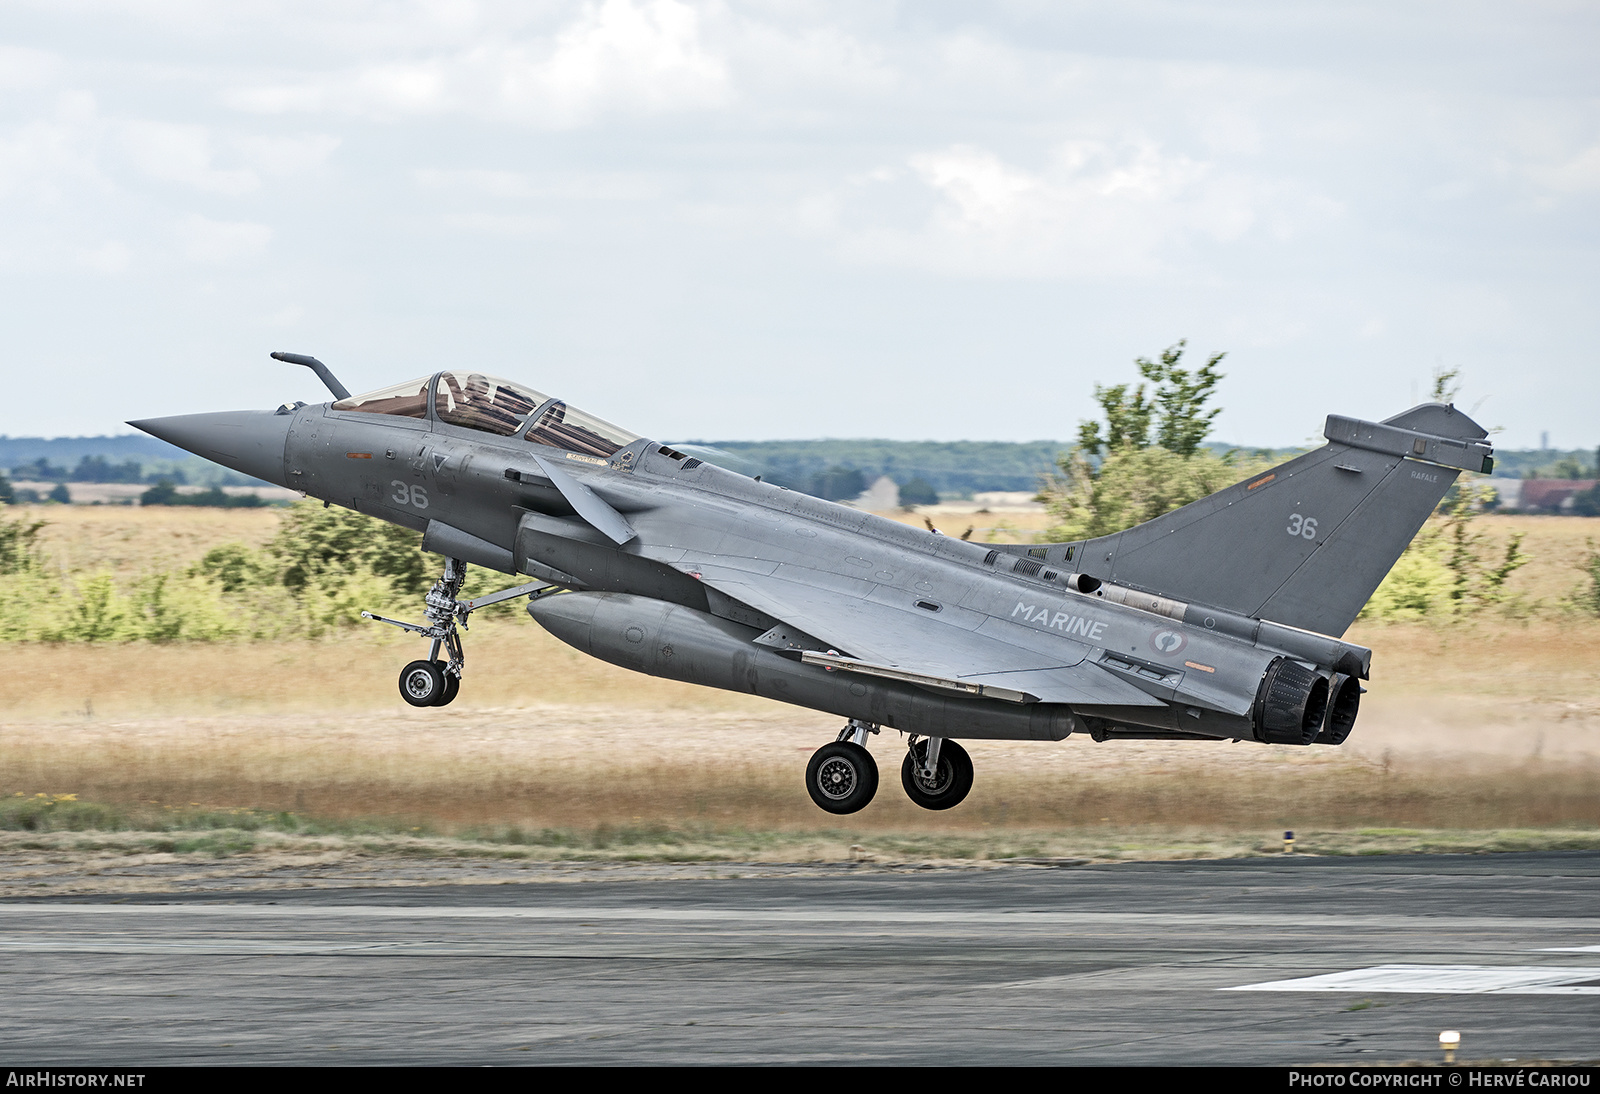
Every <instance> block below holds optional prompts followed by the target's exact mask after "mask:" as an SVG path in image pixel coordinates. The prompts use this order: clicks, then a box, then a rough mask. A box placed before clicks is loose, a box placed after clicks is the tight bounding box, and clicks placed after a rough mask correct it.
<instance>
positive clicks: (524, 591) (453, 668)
mask: <svg viewBox="0 0 1600 1094" xmlns="http://www.w3.org/2000/svg"><path fill="white" fill-rule="evenodd" d="M466 579H467V564H466V563H465V562H463V561H461V560H460V559H459V558H447V559H445V560H444V575H443V576H441V577H440V578H439V580H438V581H435V582H434V583H433V588H431V589H429V590H428V595H427V596H426V597H425V598H424V599H423V604H424V607H423V611H422V615H423V618H424V619H426V620H427V621H428V622H427V624H426V625H421V624H417V623H404V622H401V621H400V620H398V619H389V618H387V617H385V616H381V615H375V614H373V613H372V612H362V613H361V617H362V618H363V619H376V620H377V621H378V622H379V623H388V624H390V625H391V626H395V627H399V628H400V629H401V630H404V631H414V632H416V633H417V634H420V635H422V637H424V638H431V639H432V640H433V645H432V646H431V647H429V649H428V657H427V659H426V660H424V661H413V662H411V663H410V664H409V665H407V666H406V667H405V668H403V669H401V670H400V698H402V699H404V700H405V701H406V702H408V703H410V704H411V705H412V706H414V707H442V706H446V705H448V704H449V703H451V702H453V701H454V700H455V697H456V695H457V694H458V693H459V692H460V691H461V673H462V670H463V669H464V668H465V667H466V661H467V655H466V652H465V651H464V650H463V649H462V648H461V634H460V631H464V630H466V629H467V616H469V615H471V614H472V613H473V612H475V611H476V610H478V609H479V608H487V607H488V606H489V605H490V604H498V603H500V602H501V601H502V600H510V599H512V598H513V597H518V596H535V595H537V594H539V593H541V592H543V591H544V590H546V589H551V588H554V586H553V585H551V584H550V583H549V582H547V581H533V582H529V583H528V584H526V585H518V586H517V587H516V588H514V589H502V590H501V591H500V592H497V593H490V594H489V595H488V596H480V597H475V598H474V599H472V600H462V599H460V596H461V583H462V582H464V581H465V580H466ZM458 628H459V630H458ZM441 650H443V651H444V653H445V654H446V655H447V656H448V658H449V659H448V660H446V661H441V660H439V653H440V651H441Z"/></svg>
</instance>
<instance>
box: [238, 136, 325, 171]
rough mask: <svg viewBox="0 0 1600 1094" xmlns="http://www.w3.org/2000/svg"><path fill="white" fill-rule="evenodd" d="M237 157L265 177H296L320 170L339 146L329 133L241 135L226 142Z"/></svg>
mask: <svg viewBox="0 0 1600 1094" xmlns="http://www.w3.org/2000/svg"><path fill="white" fill-rule="evenodd" d="M229 143H230V144H231V145H232V146H233V148H234V149H236V150H237V152H238V154H239V157H240V158H241V159H243V160H244V161H246V162H247V163H249V164H250V165H251V166H252V167H254V168H255V169H256V170H257V171H260V172H261V173H263V174H267V175H298V174H303V173H304V172H306V171H309V170H311V169H312V168H316V167H321V166H322V165H323V164H324V163H326V162H327V161H328V157H330V156H332V155H333V153H334V151H335V150H337V149H338V147H339V145H340V144H341V143H342V142H341V141H340V139H339V138H338V137H335V136H333V135H332V134H329V133H302V134H298V135H293V136H278V135H272V136H242V137H235V138H233V139H232V140H231V141H230V142H229Z"/></svg>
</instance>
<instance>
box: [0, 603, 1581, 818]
mask: <svg viewBox="0 0 1600 1094" xmlns="http://www.w3.org/2000/svg"><path fill="white" fill-rule="evenodd" d="M471 637H472V646H471V652H470V654H469V662H468V664H469V676H468V679H467V683H466V687H465V689H464V691H463V696H462V698H461V699H460V700H458V702H457V703H456V705H454V706H452V707H450V708H446V709H443V710H416V709H413V708H411V707H408V706H406V705H405V704H403V703H402V702H401V701H400V700H399V698H398V696H397V695H396V694H395V690H394V682H393V675H394V673H395V671H396V670H397V668H398V666H399V664H400V663H401V662H402V661H404V660H405V659H407V658H409V657H412V656H415V655H416V654H417V653H419V652H420V648H421V647H420V644H419V643H416V642H414V641H407V640H404V639H400V640H398V641H397V640H394V639H389V638H387V636H383V635H379V634H376V633H369V634H367V635H365V636H361V637H358V638H352V639H350V640H347V641H332V642H324V643H320V644H314V643H301V644H284V645H257V646H250V645H223V646H215V647H197V646H190V647H166V648H163V647H142V646H106V647H67V646H63V647H56V648H50V647H28V648H22V649H19V650H17V651H16V654H15V655H14V656H13V659H12V668H13V671H14V673H15V674H16V676H15V678H16V679H30V680H32V681H34V686H32V687H30V688H28V689H25V690H24V689H16V690H14V691H13V692H12V693H11V695H10V697H9V700H8V704H7V712H6V714H5V722H4V724H3V725H0V765H3V776H0V786H3V789H4V791H5V792H6V793H16V792H23V793H26V794H34V793H41V792H43V793H75V794H77V795H78V796H79V797H80V798H81V799H83V800H86V801H87V800H93V801H103V802H120V803H133V802H150V801H155V802H157V803H160V804H162V805H178V806H185V807H186V806H187V805H188V804H189V803H191V802H194V803H200V804H201V805H204V806H207V807H242V808H248V809H256V810H266V811H279V810H286V811H291V812H295V813H300V814H304V815H310V816H317V817H324V818H351V817H386V818H390V819H391V821H392V822H393V823H397V824H398V823H401V822H409V821H410V820H411V819H416V821H417V823H425V824H428V825H432V826H435V827H438V828H440V829H442V830H457V829H460V828H462V827H463V826H475V825H494V824H501V825H509V824H517V825H534V826H555V827H578V828H584V827H593V826H596V825H604V824H632V823H649V824H666V825H670V826H681V825H684V824H709V825H713V826H729V825H732V826H738V827H742V828H757V829H790V828H810V829H817V828H819V827H837V826H839V825H841V824H844V825H846V826H848V827H849V828H850V829H852V830H857V831H878V832H885V831H893V830H898V829H904V830H916V831H922V832H929V831H948V832H959V831H968V832H971V831H974V830H980V831H981V830H984V829H987V828H1004V829H1008V830H1009V829H1019V828H1022V829H1039V828H1051V827H1059V826H1091V827H1093V826H1099V825H1111V826H1128V825H1131V826H1138V825H1152V824H1154V825H1159V826H1163V827H1166V828H1172V827H1175V826H1177V827H1181V826H1200V827H1206V828H1212V829H1217V828H1229V829H1247V830H1250V831H1254V832H1257V833H1260V832H1263V831H1272V830H1275V829H1278V828H1282V827H1288V828H1311V827H1319V826H1320V827H1324V828H1350V827H1370V826H1404V827H1415V828H1471V829H1484V828H1501V827H1508V826H1530V825H1531V826H1549V825H1565V824H1596V823H1600V670H1597V668H1596V662H1595V659H1594V658H1593V656H1592V655H1591V654H1590V652H1589V651H1590V650H1592V649H1594V648H1595V646H1596V644H1597V643H1600V624H1593V623H1591V624H1587V625H1585V626H1581V627H1566V628H1561V627H1557V626H1555V625H1551V624H1530V625H1527V626H1522V625H1518V626H1516V627H1514V628H1502V629H1499V630H1485V631H1480V632H1475V633H1474V634H1472V635H1464V634H1457V633H1453V632H1433V631H1430V630H1428V629H1427V628H1426V627H1423V626H1415V625H1413V626H1407V627H1400V626H1392V627H1385V628H1376V629H1373V631H1372V633H1368V634H1363V635H1359V636H1357V637H1358V638H1364V639H1366V640H1368V641H1371V642H1372V643H1373V645H1374V646H1375V647H1376V649H1377V655H1376V656H1377V665H1378V671H1377V673H1376V674H1375V680H1374V682H1373V685H1372V688H1373V690H1372V693H1371V694H1370V695H1369V696H1368V697H1367V699H1366V704H1365V708H1364V710H1363V712H1362V716H1361V721H1360V724H1359V725H1358V728H1357V731H1356V733H1355V735H1354V736H1353V737H1352V739H1351V742H1350V743H1349V744H1347V745H1346V746H1344V747H1343V748H1339V749H1331V748H1305V749H1301V748H1290V747H1263V746H1257V745H1252V744H1238V745H1235V744H1225V743H1219V744H1196V743H1181V744H1176V743H1174V744H1169V743H1161V742H1118V743H1107V744H1099V745H1097V744H1095V743H1093V742H1091V741H1088V740H1086V739H1081V738H1072V739H1069V740H1068V741H1066V742H1062V743H1060V744H1038V743H1029V742H1015V743H1013V742H972V743H971V744H970V745H969V748H970V751H971V752H972V753H973V757H974V760H975V762H976V764H977V769H978V781H977V785H976V788H975V790H974V792H973V796H972V798H971V799H970V800H969V801H968V803H967V804H965V805H963V806H962V807H961V808H959V809H956V810H953V811H951V812H950V813H947V814H926V813H923V812H921V811H920V810H917V809H915V808H914V807H913V806H911V805H910V804H909V803H908V802H906V801H905V800H904V799H903V797H902V796H901V795H900V794H899V793H898V790H897V787H896V786H895V783H896V781H897V779H898V760H899V755H900V753H899V751H898V749H897V747H896V741H897V737H896V735H895V734H893V733H892V732H886V733H885V734H884V735H883V736H881V737H879V738H877V739H876V740H875V741H874V744H873V747H874V751H875V753H876V754H877V755H878V757H879V761H880V764H882V765H883V768H884V771H883V776H884V789H883V792H882V793H881V794H880V797H879V798H878V800H877V802H875V803H874V805H873V806H872V807H871V808H870V809H869V810H867V811H866V812H865V813H862V814H860V815H858V816H857V817H852V818H849V819H848V820H847V821H839V820H835V819H833V818H829V817H827V816H825V815H824V814H821V813H820V812H818V811H817V810H816V809H815V807H814V806H812V804H811V803H810V801H809V799H808V798H807V797H806V795H805V793H804V790H803V788H802V786H801V779H800V771H801V769H802V768H803V765H804V763H805V761H806V759H807V757H808V755H809V754H810V752H811V751H812V750H813V749H815V748H816V747H817V745H818V744H820V743H821V742H823V741H825V740H828V739H829V738H830V737H831V736H832V734H833V732H834V730H835V729H836V728H837V726H836V721H837V720H836V719H834V718H831V717H829V716H826V715H819V714H815V713H812V712H808V711H803V710H798V709H795V708H791V707H785V706H782V705H779V704H776V703H771V702H768V701H766V700H761V699H756V698H753V697H751V696H744V695H735V694H731V693H726V692H717V691H710V690H706V689H700V688H693V687H690V686H687V685H680V684H674V683H671V682H668V681H660V680H653V679H649V678H645V677H639V676H637V675H634V674H632V673H627V672H625V671H623V670H620V669H616V668H613V667H611V666H608V665H605V664H603V663H601V662H597V661H594V660H592V659H589V658H585V657H583V656H581V655H579V654H577V653H576V652H575V651H572V650H570V649H568V648H567V647H565V646H562V645H560V644H559V643H557V642H555V641H554V640H553V639H551V638H550V637H549V636H548V635H545V634H544V633H543V632H542V631H540V630H539V629H538V628H537V627H535V626H534V625H533V624H532V623H531V622H523V623H521V624H517V623H502V624H497V625H495V626H494V627H492V628H480V632H475V633H474V634H473V635H472V636H471Z"/></svg>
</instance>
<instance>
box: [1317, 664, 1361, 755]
mask: <svg viewBox="0 0 1600 1094" xmlns="http://www.w3.org/2000/svg"><path fill="white" fill-rule="evenodd" d="M1360 708H1361V681H1359V680H1357V679H1356V678H1355V677H1354V676H1346V675H1345V674H1344V673H1342V672H1336V673H1334V674H1333V679H1332V680H1329V681H1328V717H1327V719H1326V720H1325V721H1324V722H1323V723H1322V732H1321V733H1318V734H1317V741H1316V743H1317V744H1319V745H1342V744H1344V742H1345V738H1346V737H1348V736H1350V731H1351V730H1352V729H1354V728H1355V726H1356V711H1358V710H1359V709H1360Z"/></svg>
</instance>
